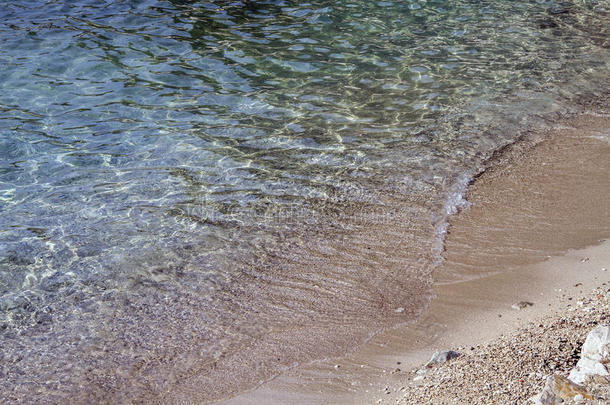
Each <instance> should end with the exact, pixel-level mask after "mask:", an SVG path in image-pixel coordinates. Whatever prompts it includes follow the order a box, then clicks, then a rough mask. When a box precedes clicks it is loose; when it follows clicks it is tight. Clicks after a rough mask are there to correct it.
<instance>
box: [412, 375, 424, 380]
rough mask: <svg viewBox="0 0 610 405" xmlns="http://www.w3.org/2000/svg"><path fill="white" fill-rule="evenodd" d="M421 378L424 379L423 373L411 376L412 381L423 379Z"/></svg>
mask: <svg viewBox="0 0 610 405" xmlns="http://www.w3.org/2000/svg"><path fill="white" fill-rule="evenodd" d="M423 379H424V376H423V375H418V376H416V377H415V378H413V381H421V380H423Z"/></svg>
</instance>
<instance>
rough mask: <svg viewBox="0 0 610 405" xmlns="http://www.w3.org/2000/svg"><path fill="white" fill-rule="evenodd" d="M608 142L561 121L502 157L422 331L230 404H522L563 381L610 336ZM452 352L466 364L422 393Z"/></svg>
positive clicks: (479, 182) (594, 116)
mask: <svg viewBox="0 0 610 405" xmlns="http://www.w3.org/2000/svg"><path fill="white" fill-rule="evenodd" d="M609 128H610V117H609V116H608V115H607V114H604V112H603V109H601V112H600V113H582V114H575V115H573V116H569V117H562V118H560V119H559V118H558V120H557V122H556V123H555V124H554V125H553V126H552V128H551V129H549V131H552V133H532V134H529V135H528V136H526V137H525V138H524V139H523V140H522V141H521V142H519V143H517V144H515V145H513V146H511V147H509V148H507V149H505V150H503V151H502V153H501V154H499V155H498V156H496V157H495V161H494V163H493V165H491V167H490V168H489V169H488V170H486V171H485V172H484V173H483V174H482V175H480V176H479V177H478V178H477V179H476V181H474V183H473V184H472V185H471V187H470V190H469V193H468V196H467V197H468V201H469V202H470V203H471V204H472V205H471V206H470V208H467V209H465V210H463V211H462V212H461V213H459V214H458V215H455V216H454V217H453V218H452V220H451V223H450V228H449V232H448V235H447V238H446V251H445V254H444V257H445V262H444V264H443V265H442V266H441V267H440V268H439V269H438V270H437V272H436V274H435V279H436V286H435V292H436V294H437V297H436V298H435V299H434V300H433V301H432V303H431V305H430V306H429V307H428V308H427V310H426V311H425V312H424V313H423V314H422V316H421V317H420V318H419V319H418V320H417V322H415V323H413V324H408V325H402V326H399V327H397V328H394V329H390V330H386V331H385V332H384V333H381V334H379V335H377V336H375V337H374V338H373V339H371V340H370V341H369V342H368V343H367V344H365V345H363V346H361V347H359V348H357V349H355V350H354V351H353V352H352V353H350V354H349V355H347V356H346V357H343V358H332V359H326V360H323V361H319V362H315V363H312V364H308V365H305V366H301V367H297V368H295V369H293V370H290V371H288V372H286V373H284V374H283V375H281V376H279V377H278V378H276V379H274V380H272V381H270V382H267V383H263V384H261V385H260V386H259V387H258V388H257V389H255V390H253V391H251V392H249V393H246V394H243V395H240V396H238V397H235V398H233V399H232V400H229V401H227V402H226V403H228V404H256V403H284V404H286V403H294V404H299V403H309V404H355V403H362V404H371V403H387V404H390V403H404V404H411V403H439V404H442V403H458V404H459V403H523V401H524V400H526V399H527V398H529V397H531V396H532V395H534V394H535V393H537V392H539V390H540V389H541V388H542V386H543V385H544V379H545V378H546V376H547V375H548V374H549V373H550V372H552V371H554V370H555V371H558V372H560V373H564V374H565V372H566V371H569V367H570V366H571V365H572V363H573V362H574V358H573V357H572V356H573V354H574V351H575V350H577V349H578V347H579V345H580V344H582V341H583V339H584V338H585V336H586V333H588V332H589V330H590V329H592V328H593V326H594V325H596V324H598V323H600V322H604V321H605V322H607V319H606V316H607V315H606V314H607V313H608V296H607V291H608V288H609V286H608V284H609V283H610V271H606V270H603V269H608V268H610V242H607V241H606V240H605V239H606V238H607V237H608V236H610V203H609V202H608V198H609V196H610V179H609V176H607V173H610V142H609V139H610V137H609V135H610V133H609ZM598 297H601V298H598ZM521 301H525V302H528V303H531V304H532V305H530V306H527V307H525V308H523V309H521V310H516V309H514V308H513V304H516V303H518V302H521ZM591 308H593V309H591ZM558 339H561V341H562V342H564V343H565V344H564V345H560V346H561V347H559V346H558V345H557V342H558ZM526 348H529V349H528V351H527V353H529V355H528V356H525V355H523V354H520V353H521V351H523V350H525V349H526ZM567 348H569V349H567ZM447 349H451V350H455V351H458V352H460V353H463V356H462V357H460V358H458V359H456V360H454V361H452V362H451V363H450V365H449V364H447V365H446V366H450V368H444V367H443V366H439V367H438V368H436V369H434V370H432V371H431V372H430V373H429V374H428V373H426V374H423V376H424V377H423V378H417V381H413V379H414V378H416V377H417V376H418V374H416V372H417V370H419V369H421V368H422V366H423V365H424V364H425V363H426V362H427V361H428V359H429V358H430V356H431V355H432V353H434V352H435V351H439V350H447ZM515 353H516V354H515ZM517 360H519V361H517ZM553 364H554V366H553ZM551 367H555V368H551ZM490 370H491V371H490ZM492 371H493V372H492ZM500 383H501V384H502V386H499V385H498V384H500ZM499 387H500V388H499Z"/></svg>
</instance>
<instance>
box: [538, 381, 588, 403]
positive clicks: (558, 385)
mask: <svg viewBox="0 0 610 405" xmlns="http://www.w3.org/2000/svg"><path fill="white" fill-rule="evenodd" d="M579 394H580V395H582V396H583V398H587V399H593V396H592V395H591V394H589V393H588V392H587V390H586V389H585V388H584V387H582V386H580V385H578V384H574V383H573V382H572V381H570V380H568V379H567V378H565V377H562V376H560V375H558V374H553V375H551V376H549V377H548V378H547V379H546V384H545V385H544V388H543V389H542V392H541V393H540V397H539V398H538V402H537V403H538V404H539V405H547V404H549V405H550V404H556V403H562V402H563V401H564V400H566V399H569V398H574V396H576V395H579Z"/></svg>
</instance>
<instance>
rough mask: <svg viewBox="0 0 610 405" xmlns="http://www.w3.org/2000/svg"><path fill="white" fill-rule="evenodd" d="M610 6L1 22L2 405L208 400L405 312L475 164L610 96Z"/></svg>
mask: <svg viewBox="0 0 610 405" xmlns="http://www.w3.org/2000/svg"><path fill="white" fill-rule="evenodd" d="M607 9H608V3H607V2H605V1H597V2H586V3H584V4H583V3H581V2H578V3H562V4H557V3H554V2H538V3H530V2H513V3H509V4H507V3H505V2H503V1H490V2H486V3H485V4H483V5H482V4H481V3H480V2H468V1H460V2H457V3H453V4H451V5H448V4H445V3H444V2H440V1H428V2H378V3H369V2H339V3H331V2H314V3H302V4H297V3H291V2H276V1H269V2H256V3H254V2H247V3H244V4H242V3H237V2H236V3H227V2H216V3H205V2H204V3H190V2H178V1H174V2H153V1H143V2H138V3H115V2H109V3H108V4H105V3H101V2H86V1H78V2H71V3H70V4H60V3H55V2H48V3H45V2H35V1H33V2H30V3H27V4H22V3H19V4H8V5H5V6H2V7H0V15H1V16H2V21H3V22H4V23H5V24H4V25H2V27H0V38H2V41H1V43H2V45H0V46H1V47H2V50H3V52H2V55H1V56H0V60H1V61H2V63H1V64H0V89H1V91H0V129H1V130H2V131H0V153H1V156H2V162H1V166H0V207H1V210H2V216H1V217H0V238H1V239H0V294H1V296H0V328H1V330H2V332H1V333H2V334H3V338H4V341H5V342H6V343H5V344H4V345H3V347H2V355H3V357H4V358H5V359H6V360H7V361H6V362H5V363H4V364H5V365H3V366H2V367H3V368H2V369H0V371H1V372H2V373H3V375H4V376H5V377H6V378H5V379H6V381H7V384H6V385H5V388H3V395H5V396H6V398H9V399H18V398H24V396H26V395H33V396H34V397H36V398H39V399H40V400H41V401H44V400H57V401H60V400H61V398H64V397H66V396H71V397H73V398H74V395H76V393H78V395H82V396H83V397H82V398H83V399H84V398H89V397H92V398H95V397H96V396H97V395H101V397H100V398H102V397H103V398H113V400H114V399H116V400H119V399H120V398H140V399H146V398H161V399H162V400H165V401H167V400H168V398H172V397H175V395H180V396H182V397H183V398H191V399H193V400H211V399H217V398H222V397H225V396H227V395H230V394H232V393H234V392H235V391H237V390H240V389H242V388H244V387H249V386H252V385H254V384H257V383H259V382H260V381H262V380H264V379H267V378H270V377H272V376H273V375H275V374H277V373H278V372H279V371H281V370H283V369H286V368H288V367H292V366H294V365H295V364H298V363H302V362H306V361H310V360H313V359H316V358H321V357H324V356H329V355H335V354H338V353H342V352H344V351H346V350H348V349H349V348H351V347H353V346H354V345H357V344H359V343H361V342H362V341H364V340H366V339H367V338H368V337H370V336H371V335H372V334H373V333H374V332H375V331H378V330H380V329H382V328H383V327H386V326H389V325H392V324H395V323H399V322H404V321H407V320H410V319H413V318H414V317H415V316H416V315H417V314H418V313H419V312H420V311H421V310H422V309H423V308H424V307H425V305H426V303H427V302H428V299H429V297H430V283H431V276H430V274H431V271H432V269H433V268H434V266H435V265H436V264H437V263H438V262H439V260H440V256H439V253H440V251H441V249H442V238H443V232H444V228H445V218H446V215H447V214H449V213H451V212H453V210H454V209H455V206H456V205H459V204H460V203H461V198H460V195H461V193H462V192H463V190H464V188H465V186H466V184H467V183H468V181H469V179H470V176H472V175H473V174H474V173H476V172H477V171H478V170H479V169H480V168H481V167H482V163H483V161H484V159H485V158H486V157H488V156H489V155H490V154H491V153H492V152H493V151H494V150H495V149H497V148H498V147H500V146H502V145H504V144H506V143H509V142H512V141H514V140H515V139H516V138H517V137H518V135H519V133H520V131H521V130H523V129H524V128H527V127H528V126H540V125H544V122H545V121H544V119H542V118H540V117H541V116H542V115H543V114H549V113H550V112H553V111H568V110H570V109H571V108H573V106H574V105H575V104H577V103H576V102H575V100H574V98H575V96H576V95H578V94H580V95H585V96H586V97H592V98H594V97H595V92H596V91H598V90H600V89H603V88H604V86H606V88H607V81H605V76H604V74H605V73H606V72H607V60H608V53H607V47H608V43H607V41H608V37H609V35H608V32H607V22H608V11H607ZM576 101H577V100H576ZM229 376H230V378H229ZM83 385H85V386H86V387H88V389H86V390H83V389H82V388H80V387H82V386H83ZM202 387H203V388H202ZM195 388H196V389H195ZM190 390H192V391H190ZM176 391H180V392H179V393H177V392H176ZM167 395H169V397H166V396H167Z"/></svg>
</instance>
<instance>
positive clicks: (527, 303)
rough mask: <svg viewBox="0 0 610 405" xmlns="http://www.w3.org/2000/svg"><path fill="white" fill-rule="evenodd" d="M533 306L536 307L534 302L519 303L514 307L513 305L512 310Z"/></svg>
mask: <svg viewBox="0 0 610 405" xmlns="http://www.w3.org/2000/svg"><path fill="white" fill-rule="evenodd" d="M532 305H534V303H533V302H529V301H519V302H517V303H515V304H513V305H511V306H510V307H511V308H512V309H517V310H521V309H523V308H527V307H531V306H532Z"/></svg>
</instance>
